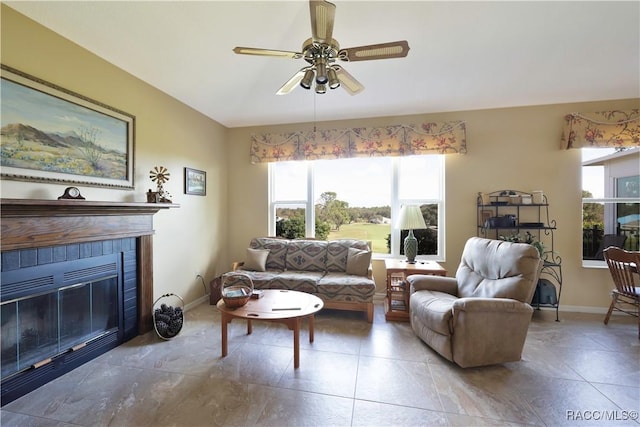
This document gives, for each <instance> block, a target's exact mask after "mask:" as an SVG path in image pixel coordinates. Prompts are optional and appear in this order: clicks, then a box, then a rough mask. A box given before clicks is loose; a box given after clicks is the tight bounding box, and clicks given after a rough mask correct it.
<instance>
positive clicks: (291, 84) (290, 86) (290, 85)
mask: <svg viewBox="0 0 640 427" xmlns="http://www.w3.org/2000/svg"><path fill="white" fill-rule="evenodd" d="M305 71H306V69H305V68H303V69H302V70H300V71H298V72H297V73H295V74H294V75H293V77H291V78H290V79H289V81H287V82H286V83H285V84H283V85H282V87H281V88H280V89H278V91H277V92H276V95H286V94H288V93H290V92H291V91H292V90H294V89H295V88H296V87H298V85H299V84H300V80H302V78H303V77H304V72H305Z"/></svg>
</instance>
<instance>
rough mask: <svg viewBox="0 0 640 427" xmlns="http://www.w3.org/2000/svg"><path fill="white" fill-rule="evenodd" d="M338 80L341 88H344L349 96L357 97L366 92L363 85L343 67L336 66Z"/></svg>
mask: <svg viewBox="0 0 640 427" xmlns="http://www.w3.org/2000/svg"><path fill="white" fill-rule="evenodd" d="M334 69H335V70H336V75H337V76H338V80H340V86H342V87H343V88H344V89H345V90H346V91H347V92H348V93H349V95H357V94H359V93H360V92H362V91H363V90H364V86H363V85H362V83H360V82H359V81H357V80H356V79H355V78H354V77H353V76H352V75H351V74H349V73H347V71H346V70H345V69H344V68H342V67H336V66H334Z"/></svg>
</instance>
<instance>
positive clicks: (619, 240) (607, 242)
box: [595, 234, 627, 260]
mask: <svg viewBox="0 0 640 427" xmlns="http://www.w3.org/2000/svg"><path fill="white" fill-rule="evenodd" d="M626 241H627V236H619V235H617V234H605V235H604V236H602V242H600V247H599V248H598V252H596V256H595V259H601V260H604V250H605V249H606V248H608V247H609V246H615V247H617V248H621V249H622V248H624V242H626Z"/></svg>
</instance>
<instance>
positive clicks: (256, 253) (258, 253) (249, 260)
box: [243, 248, 270, 271]
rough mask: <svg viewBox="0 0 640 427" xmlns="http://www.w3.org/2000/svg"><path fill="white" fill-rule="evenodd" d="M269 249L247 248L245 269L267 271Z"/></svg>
mask: <svg viewBox="0 0 640 427" xmlns="http://www.w3.org/2000/svg"><path fill="white" fill-rule="evenodd" d="M269 252H270V251H269V250H268V249H251V248H247V255H246V257H245V260H244V265H243V268H244V269H245V270H253V271H265V267H266V262H267V257H268V256H269Z"/></svg>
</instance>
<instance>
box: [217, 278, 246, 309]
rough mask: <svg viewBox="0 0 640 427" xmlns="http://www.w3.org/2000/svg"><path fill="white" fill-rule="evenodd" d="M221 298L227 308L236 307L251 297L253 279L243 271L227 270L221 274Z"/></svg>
mask: <svg viewBox="0 0 640 427" xmlns="http://www.w3.org/2000/svg"><path fill="white" fill-rule="evenodd" d="M221 293H222V300H223V301H224V304H225V305H226V306H227V307H229V308H238V307H242V306H243V305H245V304H246V303H247V302H249V299H251V294H252V293H253V280H251V277H249V275H248V274H245V273H237V272H233V271H232V272H229V273H225V274H223V275H222V289H221Z"/></svg>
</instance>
